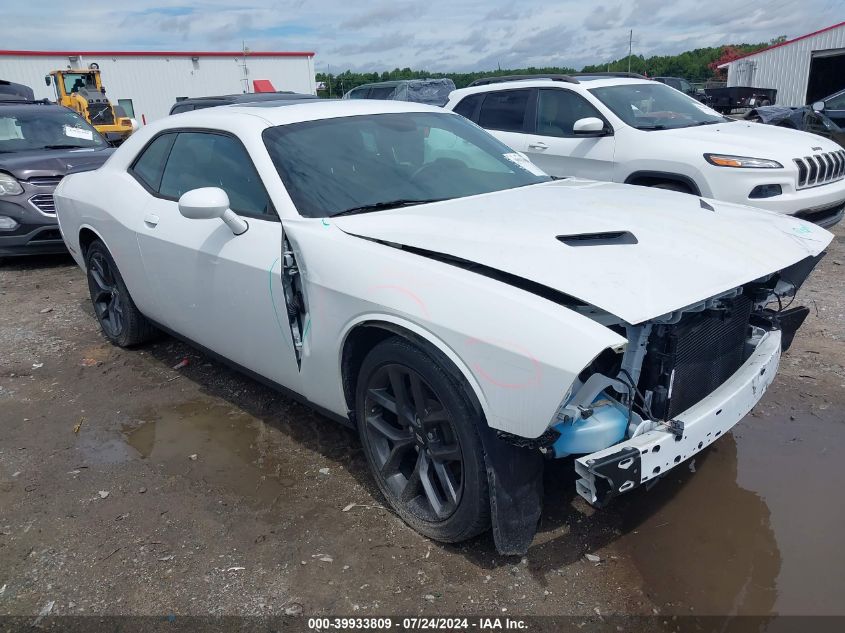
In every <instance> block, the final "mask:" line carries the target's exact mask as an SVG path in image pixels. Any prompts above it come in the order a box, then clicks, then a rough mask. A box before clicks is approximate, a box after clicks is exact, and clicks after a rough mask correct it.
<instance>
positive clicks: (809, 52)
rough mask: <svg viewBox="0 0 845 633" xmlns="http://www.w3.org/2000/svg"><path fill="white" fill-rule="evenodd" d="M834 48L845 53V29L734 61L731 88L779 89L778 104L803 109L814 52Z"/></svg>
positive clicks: (731, 66) (827, 32) (729, 80)
mask: <svg viewBox="0 0 845 633" xmlns="http://www.w3.org/2000/svg"><path fill="white" fill-rule="evenodd" d="M831 49H843V52H845V26H840V27H839V28H835V29H831V30H829V31H825V32H823V33H819V34H818V35H813V36H812V37H807V38H804V39H802V40H798V41H797V42H793V43H792V44H787V45H785V46H779V47H777V48H773V49H771V50H768V51H764V52H762V53H758V54H756V55H752V56H750V57H745V58H743V59H738V60H737V61H735V62H731V63H730V65H729V66H728V85H729V86H754V87H756V88H777V91H778V96H777V102H778V105H785V106H802V105H804V102H805V99H806V97H807V82H808V80H809V76H810V60H811V59H812V56H813V52H814V51H825V50H831Z"/></svg>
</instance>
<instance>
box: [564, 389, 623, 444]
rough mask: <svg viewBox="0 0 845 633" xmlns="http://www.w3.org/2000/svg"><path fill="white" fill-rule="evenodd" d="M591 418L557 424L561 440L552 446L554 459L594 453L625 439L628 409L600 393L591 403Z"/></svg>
mask: <svg viewBox="0 0 845 633" xmlns="http://www.w3.org/2000/svg"><path fill="white" fill-rule="evenodd" d="M592 407H593V415H591V416H590V417H588V418H586V419H582V418H579V419H577V420H574V421H573V422H558V423H557V424H555V425H554V429H555V430H556V431H558V432H559V433H560V437H559V438H557V440H555V443H554V444H552V450H553V451H554V456H555V457H566V456H567V455H582V454H586V453H595V452H596V451H600V450H601V449H603V448H607V447H608V446H613V445H614V444H616V443H617V442H619V441H621V440H622V438H624V437H625V431H626V430H627V428H628V410H627V409H626V408H625V407H623V406H622V405H621V404H620V403H619V402H617V401H616V400H613V399H611V398H609V397H607V395H605V394H604V393H603V392H602V393H600V394H599V395H598V396H596V399H595V400H593V403H592Z"/></svg>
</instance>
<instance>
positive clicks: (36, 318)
mask: <svg viewBox="0 0 845 633" xmlns="http://www.w3.org/2000/svg"><path fill="white" fill-rule="evenodd" d="M843 235H845V231H843V230H842V229H837V240H836V242H835V243H834V245H833V246H832V248H831V250H830V253H829V255H828V257H827V258H826V259H825V260H824V262H823V263H822V265H821V267H820V268H819V270H817V271H816V273H815V274H814V276H813V277H812V278H811V280H810V281H809V282H808V284H807V285H806V286H805V288H804V289H803V290H802V293H801V295H800V297H799V299H800V302H803V303H804V304H805V305H809V306H810V307H811V308H812V313H811V316H810V317H809V319H808V322H807V324H806V325H805V327H804V329H803V330H802V331H801V332H800V333H799V335H798V337H797V338H796V342H795V346H794V347H793V350H791V351H790V352H789V354H787V355H786V356H785V358H784V360H783V363H782V368H781V373H780V375H779V377H778V379H777V380H776V382H775V384H774V385H773V387H772V388H771V389H770V391H769V393H767V395H766V398H765V399H764V401H763V403H762V404H761V405H760V406H758V408H757V409H755V411H754V412H753V413H752V414H751V415H750V416H748V418H747V419H746V420H745V421H743V422H742V423H741V424H740V425H739V426H738V427H737V428H736V430H735V432H734V433H733V434H730V435H728V436H727V437H726V438H724V439H723V440H721V441H720V442H719V443H717V444H716V445H714V447H713V448H712V449H709V450H708V451H705V454H703V455H700V456H699V457H698V460H697V463H698V471H699V472H698V473H697V474H695V475H694V474H692V472H691V470H693V469H694V468H695V467H693V468H688V467H687V466H683V467H682V468H679V469H676V470H677V471H678V472H675V471H672V474H671V475H670V476H669V477H667V478H666V479H665V480H664V481H661V483H660V485H659V486H658V488H657V490H655V491H652V492H645V491H638V492H636V493H633V494H631V495H629V496H628V498H625V499H624V500H621V501H620V502H619V503H618V504H616V505H614V506H612V507H611V508H609V509H607V510H603V511H596V510H593V509H591V508H589V507H588V506H587V505H586V504H584V503H582V502H581V500H580V499H579V498H577V496H576V495H575V494H574V486H573V480H574V476H573V474H572V472H571V463H566V462H565V461H560V462H557V463H554V464H551V465H550V467H549V468H548V469H547V486H546V489H547V494H546V510H545V514H544V518H543V522H542V525H541V530H540V532H539V533H538V535H537V538H536V539H535V542H534V545H533V546H532V548H531V550H530V551H529V553H528V555H527V556H526V557H525V558H522V559H520V558H518V557H517V558H512V557H501V556H498V555H497V554H496V553H495V549H494V547H493V543H492V539H491V538H490V537H489V536H482V537H479V538H478V539H475V540H473V541H471V542H469V543H466V544H463V545H460V546H444V545H440V544H437V543H433V542H431V541H428V540H426V539H425V538H422V537H420V536H418V535H417V534H415V533H414V532H413V531H411V530H410V529H408V528H407V527H405V526H404V524H403V523H402V522H401V521H400V520H399V519H398V518H396V517H395V516H394V515H393V514H392V513H390V512H388V511H387V510H385V509H384V507H383V499H382V498H381V497H380V496H379V493H378V492H377V491H376V489H375V487H374V485H373V484H372V483H371V481H370V476H369V473H368V472H367V469H366V464H365V461H364V458H363V454H362V452H361V450H360V447H359V445H358V440H357V436H356V435H355V433H354V432H352V431H350V430H348V429H346V428H343V427H342V426H340V425H338V424H336V423H334V422H332V421H329V420H327V419H325V418H323V417H321V416H320V415H318V414H316V413H314V412H312V411H311V410H309V409H308V408H306V407H304V406H302V405H300V404H297V403H294V402H292V401H290V400H288V399H286V398H285V397H283V396H281V395H279V394H278V393H276V392H274V391H272V390H270V389H268V388H266V387H264V386H261V385H259V384H257V383H255V382H254V381H252V380H250V379H248V378H245V377H243V376H241V375H239V374H237V373H234V372H232V371H231V370H229V369H227V368H226V367H224V366H222V365H220V364H219V363H217V362H214V361H212V360H209V359H207V358H205V357H204V356H203V355H202V354H201V353H199V352H197V351H195V350H193V349H192V348H190V347H187V346H185V345H183V344H182V343H180V342H177V341H174V340H173V339H170V338H166V337H165V338H162V339H161V340H159V341H158V342H156V343H153V344H151V345H148V346H145V347H143V348H141V349H139V350H133V351H126V350H121V349H118V348H115V347H112V346H111V345H109V344H107V343H106V342H105V341H104V339H103V338H102V337H101V336H100V333H99V331H98V328H97V326H96V323H95V321H94V318H93V313H92V310H91V308H90V302H89V299H88V296H87V287H86V283H85V279H84V276H83V274H82V273H81V272H80V271H79V270H78V269H77V268H76V267H75V266H74V265H73V263H72V262H71V260H70V259H68V258H62V257H58V258H38V259H33V260H26V261H12V262H8V261H7V262H6V263H5V264H0V429H2V436H0V614H3V615H37V614H38V613H40V612H42V611H43V610H45V609H46V608H47V607H48V606H49V612H50V613H51V614H52V615H56V614H73V615H91V614H97V615H107V614H113V615H116V614H119V615H150V614H179V615H189V614H193V615H207V614H214V615H218V614H219V615H277V614H285V613H296V614H300V613H301V614H305V615H310V614H345V615H362V616H364V615H374V614H399V613H401V614H418V613H427V614H437V613H451V614H503V615H515V614H534V615H562V614H567V615H569V614H574V615H582V616H594V615H595V614H596V613H600V614H609V613H617V614H653V613H660V614H679V613H690V612H696V613H700V612H712V613H754V614H758V615H768V614H772V613H783V612H785V611H784V609H786V612H800V611H801V609H802V608H804V607H807V608H810V604H809V603H808V602H807V600H808V598H804V597H803V596H804V594H803V593H801V590H800V586H801V585H802V583H803V584H805V585H806V584H807V583H808V582H809V581H810V578H809V575H810V574H811V573H813V574H816V575H817V577H818V574H821V577H822V578H826V577H829V578H830V579H831V582H832V583H833V586H834V587H835V586H836V579H837V578H838V580H839V581H840V584H839V587H840V588H841V575H839V574H841V571H840V572H838V573H837V572H836V571H835V570H836V568H837V566H838V569H839V570H841V569H842V568H843V567H842V565H841V557H842V555H841V554H839V553H834V554H830V555H828V556H827V557H826V558H824V557H823V558H820V563H819V564H820V565H821V566H822V567H824V566H825V564H828V565H829V569H828V572H829V576H825V573H826V572H825V571H824V569H822V571H821V572H819V571H818V570H817V569H814V570H812V571H811V570H809V569H804V571H801V569H802V568H801V567H800V565H799V566H797V567H794V569H793V567H790V566H789V565H792V563H791V562H790V561H793V559H794V558H795V557H798V558H800V557H801V556H806V555H807V552H806V551H805V552H801V551H800V546H799V545H795V544H792V545H790V544H789V543H791V541H789V539H787V538H786V537H785V536H784V534H785V532H784V531H783V530H782V529H780V528H779V527H778V525H779V524H778V523H777V520H776V519H777V516H780V515H779V514H778V512H780V510H777V509H776V508H775V506H774V505H773V504H775V501H776V500H777V499H778V498H779V497H777V495H775V494H774V493H772V494H769V493H767V492H766V491H765V490H762V489H761V490H758V489H757V488H755V485H756V484H754V483H753V481H752V482H751V483H748V481H750V480H749V479H748V477H749V475H748V473H749V472H750V473H769V472H770V471H771V470H772V469H775V470H778V472H781V471H780V469H779V468H778V464H777V463H772V460H771V459H769V458H768V456H770V455H772V454H777V453H778V451H780V450H781V449H783V450H786V449H785V448H784V447H789V450H793V452H794V451H795V450H797V451H810V452H811V454H810V455H809V458H806V457H807V455H805V454H804V453H800V454H798V455H797V457H796V455H795V454H793V453H789V454H787V455H785V456H784V457H783V459H784V460H786V461H788V460H790V459H797V460H798V461H797V462H796V463H798V464H802V466H800V468H802V472H801V477H800V480H799V478H798V477H787V478H785V480H784V482H780V483H779V484H778V486H779V488H778V490H780V491H781V495H782V496H784V500H785V501H784V502H785V503H786V507H787V508H788V507H789V503H790V499H793V500H794V499H798V498H803V497H805V496H806V493H805V492H802V490H801V489H802V488H803V487H804V486H805V485H806V484H807V482H808V481H811V482H812V481H814V477H816V478H818V479H819V481H820V482H821V483H820V485H821V486H823V485H824V482H825V481H829V480H830V476H829V475H830V471H829V470H828V468H829V465H828V462H827V461H824V460H823V459H820V458H819V456H818V454H819V451H823V450H824V451H826V450H827V449H826V448H825V447H826V446H829V445H830V443H833V442H840V441H843V439H845V438H843V435H842V434H841V433H840V432H841V431H842V429H843V424H844V423H843V421H842V416H841V415H840V414H841V412H842V411H843V410H845V409H844V408H843V403H845V397H843V395H842V387H843V386H845V328H843V326H844V325H845V292H843V290H845V282H843V274H842V272H843V267H842V266H843V264H845V246H843V241H845V240H843ZM183 361H187V364H185V363H184V362H183ZM179 364H182V365H183V366H182V367H180V368H178V369H174V367H175V366H177V365H179ZM803 422H805V423H804V424H802V423H803ZM813 425H815V426H813ZM819 429H821V430H819ZM802 434H804V435H806V438H803V439H807V440H808V441H805V442H802V441H795V438H802ZM811 435H812V437H814V438H816V439H817V440H818V441H810V440H811V437H810V436H811ZM749 438H750V439H749ZM760 438H765V439H766V440H767V441H768V444H766V443H765V442H763V441H762V440H761V439H760ZM819 438H820V439H819ZM819 442H821V446H819V445H818V444H819ZM750 446H753V447H759V446H767V447H768V448H767V449H766V451H768V452H766V453H764V454H762V455H761V454H760V449H756V452H755V450H754V449H751V448H749V447H750ZM793 447H795V448H793ZM833 457H834V456H833V455H832V454H831V455H830V458H831V460H832V459H833ZM805 458H806V459H805ZM755 460H756V461H755ZM790 463H791V462H790ZM830 463H831V464H832V463H833V462H830ZM831 470H832V469H831ZM833 472H836V471H835V470H834V471H833ZM752 479H753V477H752ZM762 479H763V480H764V481H765V482H766V483H765V485H770V484H771V481H772V478H771V477H769V476H768V475H767V476H766V477H763V478H762ZM793 479H794V481H792V480H793ZM834 481H835V480H834ZM828 485H829V484H828ZM761 486H763V484H761ZM726 490H727V492H725V491H726ZM832 491H833V494H837V492H836V491H837V489H836V488H835V487H834V488H833V489H832ZM773 500H774V501H773ZM711 503H715V505H713V510H712V511H711V509H710V505H708V504H711ZM732 503H735V504H736V512H733V511H732V510H730V508H733V507H734V506H732V505H731V504H732ZM352 504H355V505H352ZM749 504H750V505H749ZM799 505H800V504H799ZM837 505H841V504H837ZM802 507H803V506H802ZM702 508H705V509H707V512H706V513H704V514H702ZM719 508H722V509H723V510H724V514H723V515H722V516H720V515H719ZM748 508H751V510H750V511H749V510H748ZM823 516H827V518H828V520H827V522H826V523H825V524H824V525H822V526H820V527H819V526H817V534H816V536H815V537H814V539H813V540H814V541H816V542H817V543H818V546H817V547H816V546H810V550H812V551H813V552H816V551H818V552H819V555H821V553H822V552H824V551H827V552H832V551H834V550H833V549H826V548H828V547H829V548H835V550H836V552H841V550H842V548H841V547H840V546H839V544H838V538H839V537H838V536H837V535H838V534H841V531H842V528H843V527H845V522H843V514H842V511H841V510H839V511H835V510H833V511H830V513H829V516H828V515H823ZM666 517H668V518H666ZM693 517H694V518H695V520H696V526H698V528H696V527H695V526H691V527H690V529H692V530H695V529H699V530H700V532H701V534H699V535H698V536H695V538H697V539H699V538H700V539H703V540H702V543H707V544H708V546H707V547H704V546H702V548H703V549H702V548H696V547H692V548H690V547H687V546H686V544H688V542H687V541H686V540H685V537H684V536H683V535H685V534H686V532H684V531H683V530H680V529H672V528H671V526H670V528H669V529H665V528H663V529H664V531H663V532H662V533H660V535H659V536H657V537H655V536H651V535H653V534H655V532H654V530H658V529H661V528H662V525H667V526H668V525H670V524H671V523H672V522H674V525H678V524H679V523H682V522H683V521H685V520H691V519H692V518H693ZM658 521H661V522H663V523H657V522H658ZM724 521H728V522H730V521H736V526H735V527H736V529H735V530H728V534H727V535H726V536H725V537H724V538H723V539H721V540H720V539H715V540H714V539H712V538H711V536H712V534H713V532H714V530H717V531H719V532H720V533H722V532H723V531H724V530H722V529H720V528H721V527H723V526H724ZM702 524H703V525H702ZM764 528H765V529H764ZM685 529H686V528H685ZM766 530H768V532H766ZM786 532H787V533H788V532H789V530H787V531H786ZM766 534H770V535H771V538H768V537H766ZM708 535H709V536H708ZM761 535H762V537H765V538H762V540H761ZM766 538H768V540H766ZM744 539H747V542H746V540H744ZM656 542H659V543H661V546H660V547H659V548H657V547H655V543H656ZM759 542H763V543H764V545H765V544H766V543H768V545H767V546H766V547H763V546H760V547H763V550H761V552H763V553H761V554H760V556H756V555H755V556H749V557H748V560H746V557H745V556H744V555H741V554H738V553H737V552H739V551H745V550H744V549H743V547H740V546H744V545H746V544H751V543H759ZM799 543H800V540H799ZM737 544H739V545H737ZM749 547H750V549H751V550H755V547H757V546H756V545H749ZM766 548H768V549H766ZM795 548H798V550H799V551H797V552H794V551H793V550H794V549H795ZM745 549H748V548H745ZM755 551H756V550H755ZM773 551H776V552H777V556H776V558H775V557H773V556H769V555H767V554H765V552H770V553H771V552H773ZM587 553H590V554H595V555H598V556H600V558H601V561H600V562H598V563H597V562H594V561H590V560H588V559H586V558H585V554H587ZM692 556H696V557H698V558H697V559H695V560H693V559H691V558H690V557H692ZM761 556H762V558H761ZM726 561H727V562H726ZM761 561H762V562H761ZM825 561H827V563H826V562H825ZM693 563H696V564H697V565H698V566H699V568H700V570H701V573H698V572H696V573H690V572H689V569H690V565H691V564H693ZM761 569H762V570H763V571H762V572H761V571H760V570H761ZM784 569H787V570H792V571H791V572H790V574H791V575H789V574H787V577H786V579H787V580H788V581H789V582H787V583H786V584H784V583H785V581H784V574H785V572H784ZM726 570H727V572H730V574H732V576H731V578H730V579H728V580H727V581H725V580H724V578H725V574H726V573H727V572H726ZM749 570H752V571H749ZM755 570H756V571H755ZM761 574H762V575H761ZM802 574H806V576H804V577H802ZM720 578H721V579H722V580H718V579H720ZM748 579H751V585H749V583H748V582H747V581H748ZM711 582H712V585H711V584H708V583H711ZM716 586H719V589H718V590H717V589H714V587H716ZM749 586H750V587H751V588H750V589H749ZM754 587H757V589H758V590H755V589H754ZM708 592H709V593H708ZM703 595H704V596H708V597H707V599H704V598H702V596H703ZM825 595H826V594H825V593H824V591H822V598H824V596H825ZM815 599H816V600H818V599H819V598H818V593H817V595H816V598H815ZM784 605H786V606H784ZM822 607H823V608H829V611H830V612H832V613H833V612H841V609H842V607H840V606H838V601H837V600H835V596H834V595H833V594H831V599H830V601H829V602H824V603H823V605H822ZM790 609H791V610H792V611H790Z"/></svg>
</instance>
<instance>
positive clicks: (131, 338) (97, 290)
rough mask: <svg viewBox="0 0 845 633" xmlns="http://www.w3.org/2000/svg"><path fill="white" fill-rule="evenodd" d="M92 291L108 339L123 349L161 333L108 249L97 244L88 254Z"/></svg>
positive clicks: (90, 290) (87, 266) (99, 242)
mask: <svg viewBox="0 0 845 633" xmlns="http://www.w3.org/2000/svg"><path fill="white" fill-rule="evenodd" d="M85 269H86V275H87V277H88V290H89V292H90V294H91V303H92V305H93V306H94V314H95V315H96V317H97V322H98V323H99V324H100V328H101V329H102V331H103V334H104V335H105V337H106V338H107V339H108V340H109V341H111V342H112V343H113V344H114V345H117V346H119V347H131V346H133V345H139V344H141V343H144V342H145V341H148V340H150V339H152V338H153V337H154V336H155V335H156V333H157V332H158V331H157V330H156V329H155V327H154V326H153V325H152V324H151V323H150V322H149V321H148V320H147V318H146V317H145V316H144V315H143V314H141V312H140V311H139V310H138V308H137V307H136V306H135V302H134V301H133V300H132V296H131V295H130V294H129V290H128V289H127V288H126V284H125V283H124V282H123V277H121V275H120V271H119V270H118V269H117V264H115V263H114V259H113V258H112V256H111V253H109V250H108V249H107V248H106V245H105V244H103V243H102V242H101V241H99V240H95V241H93V242H92V243H91V245H90V246H89V247H88V250H87V251H86V252H85Z"/></svg>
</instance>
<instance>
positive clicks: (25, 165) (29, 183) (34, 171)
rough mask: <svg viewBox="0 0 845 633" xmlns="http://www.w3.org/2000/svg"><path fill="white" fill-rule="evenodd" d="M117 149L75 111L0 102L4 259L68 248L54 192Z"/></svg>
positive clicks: (1, 249) (42, 104) (0, 204)
mask: <svg viewBox="0 0 845 633" xmlns="http://www.w3.org/2000/svg"><path fill="white" fill-rule="evenodd" d="M113 151H114V150H113V148H110V147H109V146H108V143H106V141H105V140H104V139H103V137H102V136H100V135H99V133H97V130H95V129H94V128H93V127H91V125H89V124H88V122H87V121H86V120H85V119H83V118H82V117H81V116H79V115H78V114H76V113H75V112H73V111H72V110H70V109H68V108H65V107H62V106H58V105H52V104H49V103H45V102H42V101H24V100H9V99H1V100H0V258H3V257H10V256H14V255H39V254H42V255H43V254H52V253H64V252H67V251H66V249H65V244H64V242H63V241H62V236H61V234H60V233H59V226H58V223H57V221H56V207H55V205H54V203H53V190H54V189H55V188H56V185H57V184H58V183H59V181H60V180H61V179H62V178H63V177H64V176H66V175H67V174H69V173H73V172H77V171H88V170H91V169H97V167H99V166H100V165H102V164H103V163H104V162H105V160H106V158H108V157H109V155H110V154H111V153H112V152H113Z"/></svg>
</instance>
